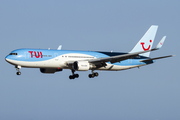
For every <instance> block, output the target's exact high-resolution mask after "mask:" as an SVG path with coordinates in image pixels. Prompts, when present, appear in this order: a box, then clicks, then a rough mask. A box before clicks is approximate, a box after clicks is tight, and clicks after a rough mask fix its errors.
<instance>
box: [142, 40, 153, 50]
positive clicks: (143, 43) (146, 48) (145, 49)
mask: <svg viewBox="0 0 180 120" xmlns="http://www.w3.org/2000/svg"><path fill="white" fill-rule="evenodd" d="M149 42H150V43H151V42H152V40H149ZM144 44H145V43H144V42H141V45H142V48H143V50H144V51H146V50H149V49H150V47H151V45H149V46H148V48H145V47H144Z"/></svg>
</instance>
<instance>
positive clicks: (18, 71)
mask: <svg viewBox="0 0 180 120" xmlns="http://www.w3.org/2000/svg"><path fill="white" fill-rule="evenodd" d="M16 68H17V69H16V70H17V73H16V74H17V75H21V72H20V70H19V69H20V68H21V66H16Z"/></svg>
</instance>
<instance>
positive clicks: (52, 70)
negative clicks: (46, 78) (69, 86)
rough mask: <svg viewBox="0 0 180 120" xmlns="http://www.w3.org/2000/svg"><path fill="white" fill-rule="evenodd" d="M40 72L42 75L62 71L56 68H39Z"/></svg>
mask: <svg viewBox="0 0 180 120" xmlns="http://www.w3.org/2000/svg"><path fill="white" fill-rule="evenodd" d="M40 71H41V72H42V73H55V72H59V71H62V69H56V68H40Z"/></svg>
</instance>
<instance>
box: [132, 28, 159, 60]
mask: <svg viewBox="0 0 180 120" xmlns="http://www.w3.org/2000/svg"><path fill="white" fill-rule="evenodd" d="M157 29H158V26H156V25H152V26H151V27H150V28H149V29H148V31H147V32H146V33H145V34H144V36H143V37H142V38H141V39H140V41H139V42H138V43H137V44H136V46H135V47H134V48H133V49H132V50H131V51H130V52H129V53H134V52H140V51H146V50H150V49H151V48H152V45H153V42H154V38H155V36H156V32H157ZM140 55H142V56H145V57H149V55H150V52H147V53H143V54H140Z"/></svg>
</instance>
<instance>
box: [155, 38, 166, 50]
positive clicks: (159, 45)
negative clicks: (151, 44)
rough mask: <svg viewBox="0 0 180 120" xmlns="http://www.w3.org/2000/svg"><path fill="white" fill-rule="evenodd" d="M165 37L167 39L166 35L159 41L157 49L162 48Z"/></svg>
mask: <svg viewBox="0 0 180 120" xmlns="http://www.w3.org/2000/svg"><path fill="white" fill-rule="evenodd" d="M165 39H166V36H164V37H163V38H162V39H161V41H160V42H159V43H158V45H157V46H156V47H155V49H160V48H161V47H162V45H163V43H164V41H165Z"/></svg>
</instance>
